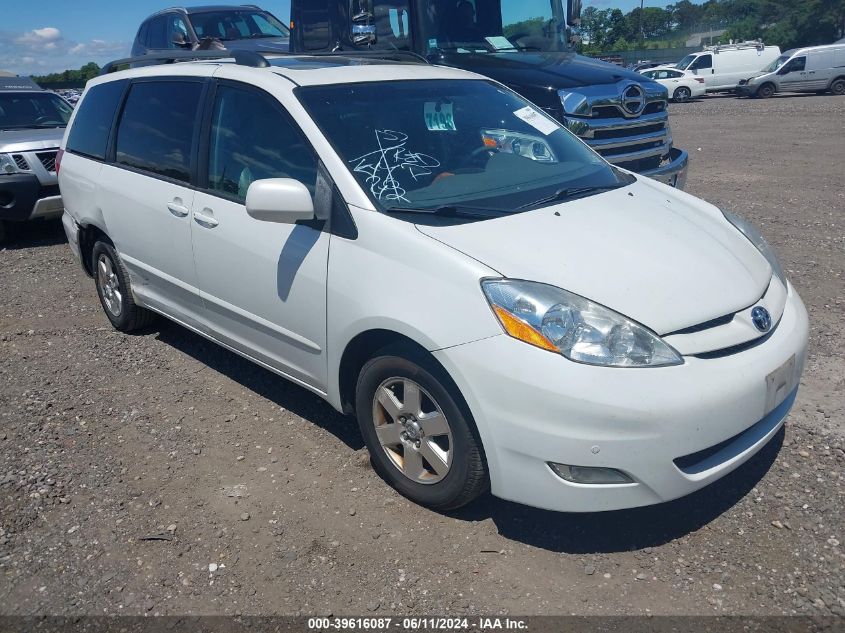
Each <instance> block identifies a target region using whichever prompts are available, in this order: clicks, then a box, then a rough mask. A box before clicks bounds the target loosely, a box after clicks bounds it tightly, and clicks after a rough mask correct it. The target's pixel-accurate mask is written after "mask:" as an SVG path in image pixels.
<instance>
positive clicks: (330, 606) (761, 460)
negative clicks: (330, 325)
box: [0, 96, 845, 615]
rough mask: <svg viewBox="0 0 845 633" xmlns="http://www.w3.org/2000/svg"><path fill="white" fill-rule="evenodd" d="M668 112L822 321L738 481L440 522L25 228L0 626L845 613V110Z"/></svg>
mask: <svg viewBox="0 0 845 633" xmlns="http://www.w3.org/2000/svg"><path fill="white" fill-rule="evenodd" d="M672 116H673V126H674V132H675V141H676V144H677V145H678V146H680V147H683V148H686V149H688V150H689V151H690V154H691V158H692V165H691V174H690V179H689V183H688V187H687V189H688V190H689V191H690V192H692V193H694V194H697V195H699V196H702V197H704V198H706V199H707V200H709V201H711V202H714V203H716V204H719V205H724V206H726V207H728V208H731V209H733V210H735V211H737V212H739V213H740V214H744V215H745V216H746V217H748V218H749V219H751V220H753V221H754V222H756V223H757V224H758V225H759V226H761V227H762V228H763V230H764V232H765V233H766V234H767V236H768V237H769V238H770V240H771V241H772V242H773V243H774V245H775V246H776V248H777V249H778V250H779V251H780V253H781V255H782V259H783V262H784V267H785V268H786V269H787V270H788V274H789V276H790V278H791V279H792V281H793V283H794V284H795V286H796V287H797V288H798V290H799V292H800V293H801V295H802V297H803V298H804V301H805V302H806V303H807V307H808V309H809V312H810V317H811V327H812V348H811V353H810V358H809V360H808V363H807V368H806V372H805V374H804V380H803V382H802V387H801V390H800V392H799V396H798V401H797V404H796V406H795V409H794V410H793V412H792V414H791V415H790V418H789V422H788V425H787V427H786V430H785V433H782V434H781V435H780V436H778V437H777V438H776V440H775V441H773V442H772V444H771V445H770V446H769V447H767V448H766V449H765V450H764V451H762V453H761V454H759V455H758V456H757V457H756V458H755V459H753V460H752V461H751V462H749V463H748V464H746V465H745V466H744V467H743V468H741V469H740V470H739V471H737V472H735V473H734V474H733V475H731V476H729V477H727V478H726V479H724V480H722V481H721V482H719V483H717V484H715V485H713V486H710V487H709V488H706V489H704V490H703V491H701V492H699V493H697V494H695V495H693V496H691V497H688V498H686V499H682V500H679V501H676V502H673V503H670V504H665V505H662V506H658V507H652V508H645V509H638V510H633V511H625V512H614V513H604V514H595V515H567V514H556V513H551V512H543V511H539V510H534V509H530V508H526V507H522V506H519V505H516V504H511V503H505V502H502V501H500V500H497V499H495V498H492V497H489V496H488V497H486V498H483V499H482V500H480V501H479V502H477V503H475V504H474V505H472V506H470V507H468V508H465V509H464V510H462V511H460V512H458V513H455V514H453V515H451V516H443V515H438V514H435V513H432V512H430V511H427V510H425V509H422V508H420V507H418V506H415V505H413V504H412V503H409V502H408V501H406V500H405V499H403V498H402V497H400V496H398V495H397V494H396V493H394V492H393V491H392V490H391V489H390V488H388V487H387V486H386V485H385V484H384V483H382V481H381V480H380V479H379V478H378V477H377V476H376V475H375V474H374V472H373V471H372V469H371V468H370V467H369V462H368V460H367V456H366V451H364V450H363V449H362V442H361V438H360V436H359V434H358V431H357V429H356V427H355V425H354V423H353V422H352V421H351V420H349V419H345V418H343V417H342V416H340V415H338V414H336V413H334V412H333V410H332V409H330V407H329V406H327V405H326V404H324V403H323V402H322V401H321V400H319V399H318V398H317V397H315V396H313V395H311V394H310V393H308V392H306V391H304V390H302V389H300V388H297V387H295V386H292V385H290V384H287V383H285V382H284V381H282V380H280V379H278V378H276V377H275V376H274V375H272V374H270V373H268V372H266V371H264V370H262V369H260V368H258V367H256V366H253V365H251V364H250V363H248V362H246V361H244V360H242V359H240V358H239V357H237V356H235V355H233V354H230V353H228V352H226V351H224V350H222V349H220V348H218V347H216V346H214V345H213V344H211V343H208V342H206V341H205V340H203V339H201V338H199V337H197V336H195V335H193V334H191V333H189V332H187V331H186V330H184V329H182V328H181V327H179V326H176V325H174V324H170V323H167V322H161V323H160V324H159V325H157V327H156V329H154V330H153V331H150V332H147V333H145V334H142V335H139V336H125V335H122V334H119V333H117V332H114V331H113V330H112V329H111V328H110V327H109V325H108V321H107V320H106V318H105V316H104V315H103V314H102V313H101V308H100V306H99V303H98V302H97V298H96V295H95V292H94V287H93V282H91V280H89V279H88V278H87V277H85V276H84V275H83V274H82V272H81V271H80V270H79V269H78V268H77V265H76V263H75V261H74V260H73V258H72V256H71V253H70V251H69V249H68V247H67V246H66V245H65V244H64V238H63V235H62V233H61V228H60V226H59V225H58V224H49V225H39V226H33V227H28V228H26V229H24V230H18V231H16V232H14V233H13V234H12V236H11V240H10V242H9V243H7V244H6V247H5V249H3V250H0V612H3V613H6V614H43V613H49V614H68V615H71V614H72V615H77V614H116V613H131V614H142V613H145V614H156V613H158V614H183V613H249V614H269V613H273V614H297V613H302V614H312V613H316V614H322V615H325V614H329V613H333V614H336V615H337V614H369V613H375V614H388V613H400V614H408V613H412V614H432V613H434V614H452V615H454V614H461V613H487V614H490V613H502V612H509V613H512V614H568V613H577V614H644V613H652V614H691V613H730V614H792V613H799V614H813V615H829V614H830V613H831V612H833V613H836V614H840V615H842V614H845V566H844V565H845V559H843V545H842V544H841V542H842V541H843V539H844V538H845V535H843V525H845V521H843V501H845V500H843V493H845V485H843V470H845V469H843V466H844V465H845V452H843V449H845V351H843V349H845V348H843V345H842V342H841V338H840V337H841V335H842V331H843V328H845V279H844V278H843V273H845V219H844V218H843V214H845V187H843V173H845V172H843V164H845V98H835V97H819V96H809V97H791V98H775V99H771V100H768V101H745V100H742V101H740V100H736V99H733V98H710V99H707V100H704V101H700V102H697V103H689V104H680V105H673V106H672ZM0 248H2V247H0ZM142 537H153V538H154V539H155V540H139V539H140V538H142ZM210 569H211V570H214V571H210Z"/></svg>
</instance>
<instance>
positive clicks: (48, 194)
mask: <svg viewBox="0 0 845 633" xmlns="http://www.w3.org/2000/svg"><path fill="white" fill-rule="evenodd" d="M60 195H61V193H60V192H59V185H43V186H42V187H41V189H40V190H39V191H38V199H39V200H40V199H41V198H54V197H55V196H60Z"/></svg>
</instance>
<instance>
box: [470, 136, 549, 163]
mask: <svg viewBox="0 0 845 633" xmlns="http://www.w3.org/2000/svg"><path fill="white" fill-rule="evenodd" d="M481 140H482V142H483V143H484V146H485V147H489V148H490V149H495V150H497V151H499V152H502V153H506V154H516V155H517V156H523V157H524V158H530V159H531V160H536V161H538V162H541V163H556V162H557V159H556V158H555V155H554V152H552V148H551V147H549V144H548V143H546V141H544V140H543V139H541V138H540V137H539V136H534V135H533V134H523V133H522V132H512V131H511V130H481Z"/></svg>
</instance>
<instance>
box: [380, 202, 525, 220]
mask: <svg viewBox="0 0 845 633" xmlns="http://www.w3.org/2000/svg"><path fill="white" fill-rule="evenodd" d="M385 212H387V213H421V214H425V215H439V216H443V217H461V218H498V217H501V216H503V215H508V213H509V212H508V211H502V210H499V209H491V208H489V207H473V206H465V205H454V204H444V205H442V206H439V207H387V208H386V209H385Z"/></svg>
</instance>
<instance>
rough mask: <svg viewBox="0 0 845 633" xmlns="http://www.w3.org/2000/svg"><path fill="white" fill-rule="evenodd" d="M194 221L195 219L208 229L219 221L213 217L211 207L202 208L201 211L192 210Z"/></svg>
mask: <svg viewBox="0 0 845 633" xmlns="http://www.w3.org/2000/svg"><path fill="white" fill-rule="evenodd" d="M194 221H196V223H197V224H199V225H201V226H204V227H206V228H208V229H213V228H214V227H215V226H217V225H218V224H220V222H218V221H217V219H216V218H215V217H214V215H213V212H212V211H211V209H203V212H202V213H200V212H198V211H194Z"/></svg>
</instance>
